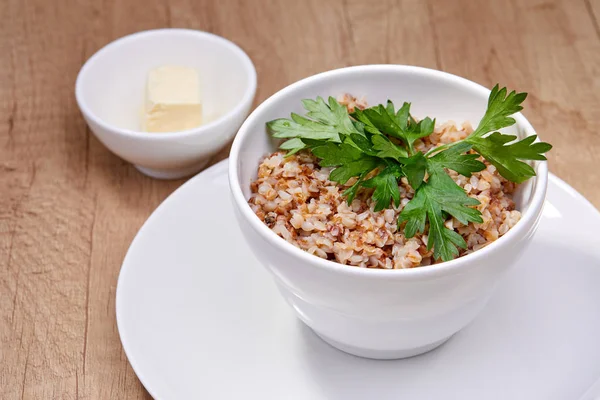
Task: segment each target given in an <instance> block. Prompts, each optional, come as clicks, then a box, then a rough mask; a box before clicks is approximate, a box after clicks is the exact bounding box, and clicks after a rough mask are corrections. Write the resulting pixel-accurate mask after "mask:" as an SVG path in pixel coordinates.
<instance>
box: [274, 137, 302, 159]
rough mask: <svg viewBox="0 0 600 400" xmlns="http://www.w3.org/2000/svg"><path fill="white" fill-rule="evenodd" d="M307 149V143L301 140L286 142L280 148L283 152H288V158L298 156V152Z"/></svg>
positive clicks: (294, 139)
mask: <svg viewBox="0 0 600 400" xmlns="http://www.w3.org/2000/svg"><path fill="white" fill-rule="evenodd" d="M306 147H307V146H306V143H304V142H303V141H302V139H300V138H293V139H290V140H286V141H285V142H283V143H282V144H281V145H280V146H279V148H280V149H281V150H287V154H286V156H287V157H289V156H291V155H292V154H296V153H297V152H299V151H300V150H303V149H305V148H306Z"/></svg>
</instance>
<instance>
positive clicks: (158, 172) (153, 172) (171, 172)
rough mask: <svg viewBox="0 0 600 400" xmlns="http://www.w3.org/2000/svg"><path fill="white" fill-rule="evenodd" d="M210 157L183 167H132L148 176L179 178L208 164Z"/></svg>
mask: <svg viewBox="0 0 600 400" xmlns="http://www.w3.org/2000/svg"><path fill="white" fill-rule="evenodd" d="M209 161H210V158H208V159H206V160H203V161H202V162H200V163H198V164H194V165H191V166H188V167H183V168H166V169H154V168H146V167H142V166H141V165H134V167H135V168H136V169H137V170H138V171H140V172H141V173H142V174H144V175H147V176H149V177H150V178H155V179H179V178H186V177H188V176H191V175H195V174H196V173H198V172H200V170H201V169H202V168H204V167H205V166H206V164H208V162H209Z"/></svg>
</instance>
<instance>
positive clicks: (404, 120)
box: [352, 100, 435, 153]
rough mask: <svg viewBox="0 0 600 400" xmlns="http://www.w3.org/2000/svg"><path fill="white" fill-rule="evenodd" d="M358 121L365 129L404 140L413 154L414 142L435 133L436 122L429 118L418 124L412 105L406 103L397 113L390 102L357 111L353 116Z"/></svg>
mask: <svg viewBox="0 0 600 400" xmlns="http://www.w3.org/2000/svg"><path fill="white" fill-rule="evenodd" d="M352 115H353V116H354V117H355V118H356V119H358V120H359V121H361V122H362V123H363V124H365V128H369V129H368V130H369V131H371V132H374V133H377V132H378V131H379V132H383V133H385V134H388V135H390V136H393V137H395V138H398V139H401V140H403V141H404V142H405V143H406V144H407V145H408V148H409V150H410V152H411V153H413V152H414V148H413V145H414V142H415V141H416V140H418V139H421V138H424V137H426V136H429V135H431V134H432V133H433V128H434V126H435V120H432V119H431V118H429V117H427V118H424V119H423V120H421V121H419V122H418V123H417V122H416V121H415V120H414V118H412V116H411V115H410V103H404V104H403V105H402V107H401V108H400V109H399V110H398V112H396V111H395V108H394V103H392V102H391V101H389V100H388V102H387V106H386V107H384V106H383V104H379V105H377V106H375V107H371V108H367V109H364V110H357V111H355V112H354V113H353V114H352Z"/></svg>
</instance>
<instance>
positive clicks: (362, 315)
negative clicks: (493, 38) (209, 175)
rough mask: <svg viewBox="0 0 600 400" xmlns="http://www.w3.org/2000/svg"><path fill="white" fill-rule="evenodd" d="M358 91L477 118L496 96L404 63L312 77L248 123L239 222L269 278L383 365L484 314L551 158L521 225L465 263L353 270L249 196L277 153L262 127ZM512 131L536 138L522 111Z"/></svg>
mask: <svg viewBox="0 0 600 400" xmlns="http://www.w3.org/2000/svg"><path fill="white" fill-rule="evenodd" d="M340 93H352V94H353V95H355V96H363V95H364V96H366V98H367V101H368V102H369V104H378V103H383V102H385V101H386V100H387V99H388V98H389V99H391V100H392V101H394V103H395V104H401V103H402V101H409V102H412V109H411V111H412V112H413V113H414V115H416V116H417V117H424V116H431V117H436V118H437V120H438V121H440V122H443V121H447V120H454V121H457V122H458V121H471V122H472V123H473V125H476V124H477V123H478V122H479V120H480V119H481V117H482V116H483V114H484V112H485V109H486V104H487V98H488V95H489V93H490V91H489V90H488V89H486V88H484V87H482V86H480V85H478V84H476V83H473V82H471V81H468V80H466V79H463V78H459V77H457V76H454V75H450V74H447V73H444V72H440V71H434V70H430V69H425V68H418V67H409V66H400V65H369V66H360V67H351V68H343V69H338V70H334V71H329V72H326V73H322V74H319V75H315V76H312V77H310V78H307V79H303V80H301V81H299V82H296V83H294V84H292V85H290V86H288V87H286V88H285V89H283V90H281V91H279V92H277V93H275V94H274V95H273V96H271V97H270V98H269V99H267V100H266V101H265V102H264V103H262V104H261V105H260V106H259V107H258V108H256V110H255V111H254V112H253V113H252V114H251V115H250V116H249V117H248V119H246V121H245V122H244V124H243V125H242V127H241V128H240V130H239V132H238V135H237V137H236V139H235V140H234V143H233V147H232V149H231V154H230V159H229V160H230V161H229V183H230V186H231V192H232V196H233V202H234V209H235V212H236V216H237V218H238V221H239V226H240V228H241V230H242V232H243V234H244V236H245V238H246V240H247V242H248V244H249V246H250V248H251V249H252V251H253V252H254V254H255V255H256V257H257V258H258V260H259V261H260V262H261V263H262V264H264V265H265V266H266V267H267V269H268V270H269V271H270V272H272V275H273V277H274V279H275V282H276V284H277V286H278V287H279V289H280V291H281V293H282V294H283V296H284V297H285V298H286V300H287V301H288V302H289V303H290V304H291V305H292V307H293V308H294V310H295V311H296V313H297V315H298V317H299V318H300V319H301V320H302V321H304V322H305V323H306V324H307V325H308V326H310V327H311V328H312V329H313V330H314V331H315V332H316V333H317V334H318V335H319V336H320V337H321V338H323V339H324V340H325V341H327V342H328V343H330V344H331V345H333V346H335V347H337V348H339V349H341V350H343V351H346V352H348V353H351V354H354V355H358V356H363V357H369V358H379V359H391V358H403V357H409V356H413V355H417V354H421V353H424V352H426V351H429V350H431V349H433V348H435V347H437V346H439V345H440V344H442V343H444V342H445V341H446V340H448V338H450V337H451V336H452V335H453V334H454V333H456V332H458V331H459V330H460V329H462V328H464V327H465V326H466V325H467V324H468V323H469V322H471V321H472V320H473V319H474V318H475V316H476V315H477V314H478V313H479V312H480V311H481V310H482V309H483V307H484V305H485V304H486V302H487V300H488V299H489V297H490V296H491V294H492V292H493V289H494V287H495V285H496V283H497V282H498V280H499V279H500V277H501V276H503V275H504V273H505V272H506V271H507V270H508V269H509V267H511V266H513V265H514V264H515V263H516V261H517V260H518V258H519V256H520V255H521V254H522V253H523V251H524V249H525V248H526V246H527V245H528V244H529V243H530V242H531V238H532V235H533V234H534V231H535V230H536V228H537V224H538V221H539V218H540V215H541V211H542V205H543V203H544V198H545V195H546V186H547V183H548V169H547V164H546V163H545V162H536V163H534V164H533V167H534V169H535V170H536V172H537V177H535V178H532V179H530V180H528V181H527V182H526V183H524V184H523V185H522V186H521V187H520V190H519V192H518V193H517V195H516V196H515V201H516V203H517V207H518V209H519V210H521V212H522V219H521V220H520V221H519V222H518V223H517V224H516V225H515V226H514V227H513V228H512V229H511V230H510V231H509V232H508V233H507V234H505V235H504V236H502V237H501V238H500V239H498V240H497V241H495V242H494V243H492V244H490V245H488V246H487V247H485V248H483V249H481V250H478V251H476V252H474V253H472V254H470V255H467V256H465V257H461V258H457V259H455V260H452V261H449V262H445V263H441V264H435V265H432V266H426V267H420V268H413V269H407V270H381V269H379V270H375V269H363V268H357V267H351V266H347V265H341V264H338V263H335V262H332V261H328V260H325V259H322V258H319V257H316V256H314V255H311V254H309V253H307V252H305V251H303V250H300V249H299V248H297V247H295V246H293V245H292V244H290V243H288V242H286V241H285V240H284V239H282V238H280V237H279V236H277V235H276V234H275V233H274V232H273V231H271V229H269V228H268V227H267V226H266V225H265V224H263V222H262V221H260V220H259V219H258V217H257V216H256V215H255V214H254V213H253V212H252V209H251V208H250V207H249V205H248V203H247V200H248V198H249V197H250V182H251V181H252V180H253V179H254V178H255V177H256V170H257V166H258V163H259V161H260V159H261V157H263V156H265V155H267V154H269V153H271V152H272V151H274V150H275V147H274V142H273V141H272V140H271V139H270V137H269V135H268V134H267V132H266V130H265V123H266V122H267V121H270V120H273V119H275V118H281V117H288V116H289V114H290V112H297V113H302V112H303V109H302V104H301V102H300V101H301V100H302V99H306V98H309V99H314V98H315V97H317V96H323V97H325V98H326V96H330V95H332V96H337V95H338V94H340ZM514 118H515V120H516V126H515V127H512V128H511V129H507V130H506V131H508V132H514V133H515V134H518V135H519V136H520V137H524V136H528V135H533V134H535V132H534V130H533V128H532V126H531V125H530V124H529V122H528V121H527V120H526V119H525V118H524V117H523V115H521V114H516V115H515V116H514Z"/></svg>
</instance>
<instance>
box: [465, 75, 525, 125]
mask: <svg viewBox="0 0 600 400" xmlns="http://www.w3.org/2000/svg"><path fill="white" fill-rule="evenodd" d="M507 92H508V90H507V89H506V88H505V87H503V88H502V89H500V86H499V85H496V86H494V88H493V89H492V92H491V93H490V96H489V98H488V106H487V110H486V111H485V115H484V116H483V118H482V119H481V121H480V122H479V125H477V129H475V131H473V133H472V134H471V136H472V137H480V136H483V135H485V134H486V133H488V132H492V131H495V130H497V129H501V128H505V127H507V126H511V125H513V124H514V123H515V120H514V118H511V117H510V116H511V115H513V114H515V113H518V112H519V111H521V110H522V109H523V107H522V106H521V103H523V102H524V101H525V98H526V97H527V93H517V92H516V91H514V90H513V91H512V92H510V93H508V95H507V94H506V93H507Z"/></svg>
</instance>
